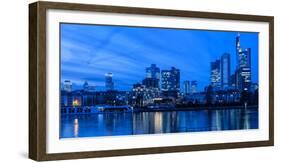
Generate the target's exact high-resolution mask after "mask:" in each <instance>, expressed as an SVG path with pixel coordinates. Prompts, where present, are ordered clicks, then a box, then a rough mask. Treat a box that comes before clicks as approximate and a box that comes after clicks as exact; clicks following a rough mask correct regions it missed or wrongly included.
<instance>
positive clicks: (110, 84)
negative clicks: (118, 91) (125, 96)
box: [105, 72, 114, 91]
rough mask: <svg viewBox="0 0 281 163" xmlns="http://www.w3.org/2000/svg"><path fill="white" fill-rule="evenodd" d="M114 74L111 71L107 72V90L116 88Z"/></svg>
mask: <svg viewBox="0 0 281 163" xmlns="http://www.w3.org/2000/svg"><path fill="white" fill-rule="evenodd" d="M112 76H113V74H112V73H111V72H109V73H106V74H105V88H106V90H107V91H111V90H114V83H113V80H112Z"/></svg>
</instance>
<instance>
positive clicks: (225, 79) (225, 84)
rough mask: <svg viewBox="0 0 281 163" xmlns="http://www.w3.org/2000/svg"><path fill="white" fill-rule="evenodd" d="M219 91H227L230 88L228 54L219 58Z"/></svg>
mask: <svg viewBox="0 0 281 163" xmlns="http://www.w3.org/2000/svg"><path fill="white" fill-rule="evenodd" d="M220 74H221V89H227V88H229V86H230V54H228V53H224V54H223V55H222V56H221V72H220Z"/></svg>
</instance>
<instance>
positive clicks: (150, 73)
mask: <svg viewBox="0 0 281 163" xmlns="http://www.w3.org/2000/svg"><path fill="white" fill-rule="evenodd" d="M145 72H146V78H145V79H144V80H143V81H142V84H143V85H145V86H146V87H147V88H159V82H160V69H159V68H158V67H157V66H156V64H151V66H150V67H147V68H146V69H145Z"/></svg>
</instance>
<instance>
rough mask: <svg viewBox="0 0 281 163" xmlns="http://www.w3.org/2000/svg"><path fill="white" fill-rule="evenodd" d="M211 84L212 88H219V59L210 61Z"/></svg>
mask: <svg viewBox="0 0 281 163" xmlns="http://www.w3.org/2000/svg"><path fill="white" fill-rule="evenodd" d="M210 80H211V85H212V87H213V88H214V89H220V87H221V64H220V60H216V61H214V62H211V77H210Z"/></svg>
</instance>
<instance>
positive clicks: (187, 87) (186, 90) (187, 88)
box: [183, 80, 191, 95]
mask: <svg viewBox="0 0 281 163" xmlns="http://www.w3.org/2000/svg"><path fill="white" fill-rule="evenodd" d="M190 92H191V91H190V81H189V80H186V81H184V82H183V93H184V94H185V95H187V94H189V93H190Z"/></svg>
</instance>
